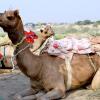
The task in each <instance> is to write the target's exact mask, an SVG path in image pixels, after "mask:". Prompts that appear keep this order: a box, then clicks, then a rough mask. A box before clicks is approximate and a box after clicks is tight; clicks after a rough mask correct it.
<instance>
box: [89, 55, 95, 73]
mask: <svg viewBox="0 0 100 100" xmlns="http://www.w3.org/2000/svg"><path fill="white" fill-rule="evenodd" d="M88 57H89V61H90V64H91V65H92V67H93V69H94V71H95V72H96V66H95V65H94V63H93V61H92V59H91V57H90V55H89V54H88Z"/></svg>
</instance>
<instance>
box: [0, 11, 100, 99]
mask: <svg viewBox="0 0 100 100" xmlns="http://www.w3.org/2000/svg"><path fill="white" fill-rule="evenodd" d="M0 26H1V27H2V28H3V29H4V31H6V32H8V36H9V38H10V39H11V41H12V43H13V44H17V43H19V42H20V41H21V40H22V38H23V37H24V34H23V32H24V29H23V24H22V21H21V18H20V16H19V13H18V11H17V10H15V11H6V12H4V13H1V14H0ZM27 45H28V43H27V42H26V41H25V40H24V41H23V43H21V44H20V45H18V46H17V47H16V49H15V54H16V53H18V52H19V51H20V50H22V49H23V48H25V47H26V46H27ZM89 56H90V57H91V60H92V61H93V63H94V64H95V67H96V70H98V68H99V67H100V57H99V56H98V55H96V54H90V55H89ZM16 60H17V64H18V66H19V68H20V70H21V71H22V72H23V73H24V74H25V75H26V76H28V77H29V78H30V82H31V87H32V88H31V89H30V90H27V93H26V92H25V91H24V92H23V93H20V95H17V99H16V100H22V99H23V100H26V99H25V98H27V100H31V98H34V97H32V96H30V97H29V96H28V95H33V94H36V93H37V92H39V91H40V90H44V91H45V94H41V95H40V96H39V97H38V98H37V100H54V99H59V98H61V97H63V96H64V94H65V91H66V89H67V87H66V85H65V77H64V73H65V72H66V75H67V71H65V70H64V68H65V67H66V65H65V61H64V60H63V59H61V58H58V57H56V56H50V55H48V54H47V53H44V54H41V55H40V56H36V55H34V54H32V52H31V51H30V50H29V47H28V48H26V49H25V50H23V51H22V52H21V53H19V54H18V55H17V56H16ZM71 66H72V84H71V89H75V88H79V87H81V86H83V85H85V84H87V83H89V82H91V80H92V78H93V76H94V75H95V73H96V72H95V71H94V68H93V67H92V66H91V63H90V61H89V58H88V56H87V55H78V54H74V56H73V59H72V62H71Z"/></svg>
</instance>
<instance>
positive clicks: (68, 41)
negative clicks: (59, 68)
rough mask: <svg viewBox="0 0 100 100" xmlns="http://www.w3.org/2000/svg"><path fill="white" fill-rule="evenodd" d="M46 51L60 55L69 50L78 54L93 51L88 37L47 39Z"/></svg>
mask: <svg viewBox="0 0 100 100" xmlns="http://www.w3.org/2000/svg"><path fill="white" fill-rule="evenodd" d="M46 52H48V53H49V54H50V55H55V56H60V55H65V54H68V53H69V52H72V53H78V54H88V53H93V52H94V50H93V49H92V48H91V42H90V40H89V39H88V38H81V39H77V38H74V37H71V38H64V39H60V40H52V41H49V43H48V45H47V49H46Z"/></svg>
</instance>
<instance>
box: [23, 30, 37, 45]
mask: <svg viewBox="0 0 100 100" xmlns="http://www.w3.org/2000/svg"><path fill="white" fill-rule="evenodd" d="M24 34H25V36H26V39H25V40H26V41H27V42H28V43H34V39H37V38H38V36H37V35H36V33H35V32H33V31H29V32H27V31H25V32H24Z"/></svg>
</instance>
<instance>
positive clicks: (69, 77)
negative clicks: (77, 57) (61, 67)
mask: <svg viewBox="0 0 100 100" xmlns="http://www.w3.org/2000/svg"><path fill="white" fill-rule="evenodd" d="M72 57H73V54H71V57H70V58H69V57H67V56H66V58H65V63H66V69H67V72H68V74H67V76H68V77H67V80H66V81H67V82H66V84H67V90H70V88H71V85H72V67H71V60H72Z"/></svg>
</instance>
